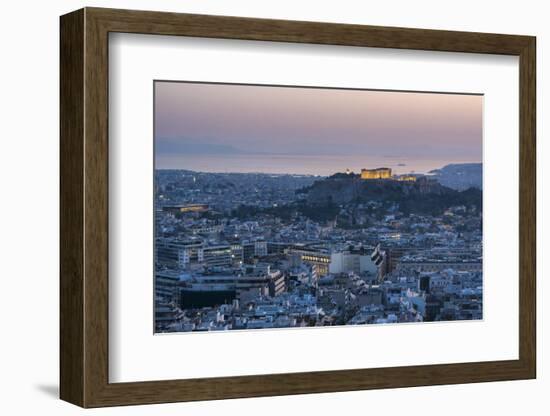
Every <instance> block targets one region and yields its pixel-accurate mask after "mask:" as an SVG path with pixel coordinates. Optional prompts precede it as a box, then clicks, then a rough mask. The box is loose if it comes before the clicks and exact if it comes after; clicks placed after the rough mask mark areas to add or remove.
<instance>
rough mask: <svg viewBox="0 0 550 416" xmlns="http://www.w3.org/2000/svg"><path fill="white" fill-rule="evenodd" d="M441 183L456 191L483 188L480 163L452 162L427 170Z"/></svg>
mask: <svg viewBox="0 0 550 416" xmlns="http://www.w3.org/2000/svg"><path fill="white" fill-rule="evenodd" d="M429 173H430V174H431V175H432V176H431V177H432V178H435V179H437V180H438V181H439V183H441V185H444V186H447V187H449V188H452V189H456V190H458V191H462V190H464V189H468V188H478V189H483V165H482V164H481V163H454V164H450V165H446V166H444V167H442V168H441V169H434V170H432V171H430V172H429Z"/></svg>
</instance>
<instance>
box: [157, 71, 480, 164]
mask: <svg viewBox="0 0 550 416" xmlns="http://www.w3.org/2000/svg"><path fill="white" fill-rule="evenodd" d="M482 105H483V97H482V96H481V95H462V94H461V95H459V94H441V93H418V92H394V91H373V90H345V89H326V88H302V87H275V86H250V85H236V84H210V83H186V82H165V81H162V82H161V81H158V82H155V163H156V168H157V169H189V170H196V171H204V172H217V171H219V172H239V173H245V172H260V173H291V174H312V175H330V174H332V173H334V172H339V171H344V170H345V169H350V170H353V171H356V172H357V171H360V169H361V168H363V167H370V168H376V167H381V166H387V167H391V168H392V169H393V170H394V171H395V172H396V173H407V172H417V173H426V172H428V171H429V170H432V169H437V168H441V167H443V166H445V165H447V164H451V163H471V162H481V160H482V144H481V143H482V140H481V139H482Z"/></svg>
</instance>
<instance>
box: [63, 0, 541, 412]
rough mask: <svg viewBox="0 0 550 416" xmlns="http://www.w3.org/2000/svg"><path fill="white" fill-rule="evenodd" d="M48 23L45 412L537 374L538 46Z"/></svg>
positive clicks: (163, 20) (373, 31)
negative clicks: (56, 99) (53, 143)
mask: <svg viewBox="0 0 550 416" xmlns="http://www.w3.org/2000/svg"><path fill="white" fill-rule="evenodd" d="M60 27H61V50H60V53H61V127H60V131H61V174H60V176H61V178H60V181H61V248H60V250H61V268H60V270H61V272H60V275H61V276H60V279H61V289H60V290H61V293H60V295H61V305H60V323H61V329H60V331H61V333H60V337H61V348H60V349H61V351H60V358H61V365H60V367H61V368H60V371H61V386H60V395H61V398H62V399H63V400H66V401H68V402H71V403H74V404H77V405H79V406H82V407H101V406H116V405H129V404H146V403H163V402H177V401H191V400H212V399H225V398H237V397H258V396H269V395H287V394H303V393H320V392H336V391H350V390H363V389H377V388H396V387H410V386H424V385H438V384H455V383H474V382H487V381H500V380H519V379H529V378H535V377H536V334H535V318H536V317H535V311H536V305H535V299H536V296H535V295H536V290H535V281H536V278H535V251H536V250H535V248H536V236H535V219H536V212H535V200H536V195H535V159H536V151H535V124H536V123H535V107H536V97H535V50H536V46H535V38H534V37H530V36H519V35H501V34H487V33H467V32H452V31H436V30H422V29H404V28H393V27H391V28H390V27H376V26H361V25H346V24H329V23H316V22H297V21H285V20H267V19H251V18H240V17H226V16H206V15H189V14H175V13H160V12H147V11H129V10H113V9H98V8H85V9H81V10H78V11H75V12H72V13H70V14H67V15H65V16H62V17H61V26H60Z"/></svg>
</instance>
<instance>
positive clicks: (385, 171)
mask: <svg viewBox="0 0 550 416" xmlns="http://www.w3.org/2000/svg"><path fill="white" fill-rule="evenodd" d="M390 178H391V169H390V168H377V169H361V179H390Z"/></svg>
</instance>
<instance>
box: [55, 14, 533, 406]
mask: <svg viewBox="0 0 550 416" xmlns="http://www.w3.org/2000/svg"><path fill="white" fill-rule="evenodd" d="M60 28H61V45H60V46H61V50H60V53H61V60H60V65H61V91H60V100H61V109H60V110H61V121H60V126H61V127H60V129H61V155H60V159H61V178H60V186H61V200H60V204H61V218H60V220H61V243H60V244H61V245H60V252H61V255H60V262H61V267H60V279H61V284H60V296H61V302H60V344H61V346H60V359H61V363H60V378H61V381H60V384H61V385H60V396H61V399H63V400H66V401H68V402H71V403H74V404H76V405H79V406H82V407H101V406H115V405H132V404H146V403H163V402H178V401H192V400H213V399H226V398H238V397H258V396H271V395H287V394H304V393H321V392H338V391H351V390H363V389H379V388H397V387H410V386H425V385H440V384H454V383H474V382H488V381H499V380H518V379H530V378H535V377H536V333H535V311H536V303H535V301H536V296H535V294H536V291H535V281H536V279H535V263H536V258H535V253H536V238H535V221H536V211H535V209H536V208H535V202H536V195H535V187H536V186H535V185H536V184H535V180H536V179H535V155H536V152H535V127H536V119H535V105H536V97H535V50H536V47H535V38H534V37H530V36H516V35H500V34H486V33H467V32H452V31H439V30H421V29H404V28H393V27H377V26H361V25H347V24H329V23H313V22H297V21H285V20H264V19H253V18H240V17H225V16H207V15H190V14H177V13H163V12H148V11H130V10H114V9H100V8H85V9H81V10H78V11H75V12H72V13H69V14H67V15H64V16H62V17H61V22H60ZM110 32H126V33H141V34H151V35H174V36H193V37H206V38H225V39H246V40H259V41H277V42H296V43H311V44H329V45H347V46H359V47H360V46H368V47H380V48H397V49H416V50H430V51H448V52H468V53H482V54H503V55H515V56H518V57H519V66H520V80H519V85H520V91H519V97H520V100H519V101H520V105H519V109H518V111H519V119H520V132H519V133H520V147H519V149H518V151H519V153H520V181H519V183H520V188H519V195H520V216H519V218H520V224H519V227H520V228H519V230H520V253H519V259H520V267H519V271H518V272H519V311H520V313H519V359H518V360H507V361H491V362H472V363H460V364H443V365H418V366H406V367H390V368H366V369H356V370H339V371H323V372H306V373H289V374H266V375H254V376H238V377H219V378H204V379H182V380H170V381H147V382H135V383H109V379H108V360H109V354H108V287H109V286H108V279H109V277H108V222H109V218H108V170H109V169H108V168H109V167H108V140H109V139H108V66H109V62H108V35H109V33H110Z"/></svg>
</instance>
